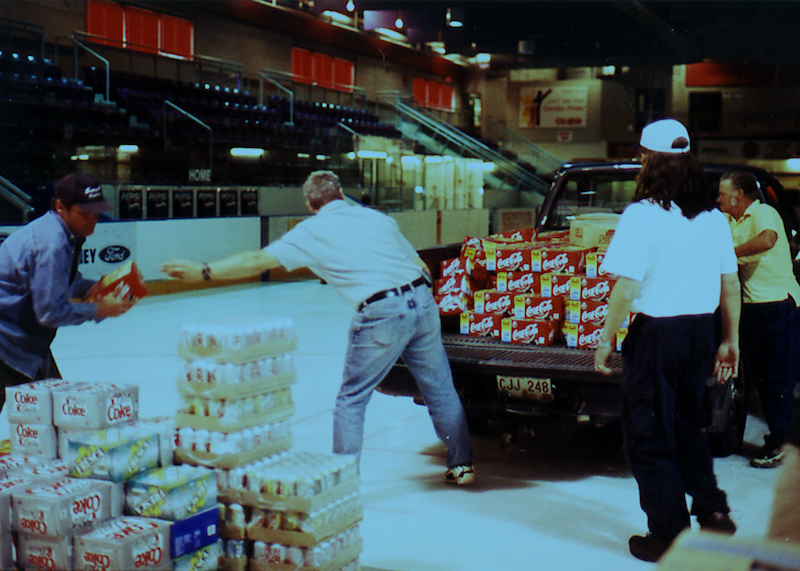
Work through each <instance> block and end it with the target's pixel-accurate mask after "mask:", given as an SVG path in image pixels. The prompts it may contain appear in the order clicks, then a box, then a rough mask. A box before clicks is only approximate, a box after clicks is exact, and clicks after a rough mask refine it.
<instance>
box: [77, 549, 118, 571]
mask: <svg viewBox="0 0 800 571" xmlns="http://www.w3.org/2000/svg"><path fill="white" fill-rule="evenodd" d="M83 560H84V561H85V562H86V563H88V564H90V565H92V568H93V569H94V568H98V567H99V568H100V569H108V568H109V567H110V566H111V558H110V557H109V556H108V555H104V554H102V553H92V552H91V551H87V552H85V553H84V554H83Z"/></svg>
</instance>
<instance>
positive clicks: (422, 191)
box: [414, 186, 425, 194]
mask: <svg viewBox="0 0 800 571" xmlns="http://www.w3.org/2000/svg"><path fill="white" fill-rule="evenodd" d="M414 192H415V193H416V194H425V189H424V188H422V187H421V186H415V187H414Z"/></svg>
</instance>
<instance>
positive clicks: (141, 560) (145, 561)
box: [133, 547, 161, 569]
mask: <svg viewBox="0 0 800 571" xmlns="http://www.w3.org/2000/svg"><path fill="white" fill-rule="evenodd" d="M160 561H161V548H160V547H156V548H154V549H150V550H148V551H145V552H144V553H139V554H137V555H136V557H135V558H134V560H133V564H134V566H135V567H136V568H137V569H138V568H139V567H151V566H153V565H156V564H157V563H159V562H160Z"/></svg>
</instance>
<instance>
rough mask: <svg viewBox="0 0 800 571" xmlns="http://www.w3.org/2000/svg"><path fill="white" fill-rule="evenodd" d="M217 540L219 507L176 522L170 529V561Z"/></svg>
mask: <svg viewBox="0 0 800 571" xmlns="http://www.w3.org/2000/svg"><path fill="white" fill-rule="evenodd" d="M218 539H219V506H214V507H212V508H210V509H207V510H206V511H203V512H200V513H197V514H195V515H192V516H189V517H187V518H186V519H182V520H180V521H176V522H174V523H173V524H172V527H171V528H170V543H169V552H170V557H171V558H172V559H177V558H178V557H183V556H184V555H186V554H189V553H192V552H195V551H197V550H199V549H203V548H204V547H207V546H209V545H211V544H213V543H216V542H217V540H218Z"/></svg>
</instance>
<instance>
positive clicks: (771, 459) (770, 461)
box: [750, 444, 783, 468]
mask: <svg viewBox="0 0 800 571" xmlns="http://www.w3.org/2000/svg"><path fill="white" fill-rule="evenodd" d="M782 461H783V447H781V446H770V445H769V444H765V445H764V446H762V447H761V450H760V451H759V453H758V456H756V457H755V458H753V459H752V460H750V465H751V466H752V467H753V468H775V467H777V466H780V465H781V462H782Z"/></svg>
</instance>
